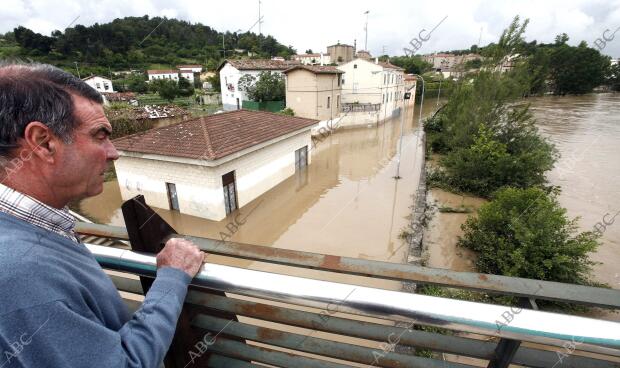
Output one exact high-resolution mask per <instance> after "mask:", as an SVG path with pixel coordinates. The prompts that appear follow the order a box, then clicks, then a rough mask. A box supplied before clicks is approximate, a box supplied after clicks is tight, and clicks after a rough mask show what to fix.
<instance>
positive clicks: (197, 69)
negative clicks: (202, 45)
mask: <svg viewBox="0 0 620 368" xmlns="http://www.w3.org/2000/svg"><path fill="white" fill-rule="evenodd" d="M177 69H179V71H181V72H190V73H202V65H198V64H190V65H177Z"/></svg>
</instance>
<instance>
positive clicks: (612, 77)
mask: <svg viewBox="0 0 620 368" xmlns="http://www.w3.org/2000/svg"><path fill="white" fill-rule="evenodd" d="M607 84H608V85H609V88H611V89H612V90H613V91H620V64H616V65H614V66H612V67H611V68H609V73H608V76H607Z"/></svg>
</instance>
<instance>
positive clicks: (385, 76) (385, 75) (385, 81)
mask: <svg viewBox="0 0 620 368" xmlns="http://www.w3.org/2000/svg"><path fill="white" fill-rule="evenodd" d="M383 84H387V74H383Z"/></svg>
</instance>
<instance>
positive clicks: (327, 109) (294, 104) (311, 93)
mask: <svg viewBox="0 0 620 368" xmlns="http://www.w3.org/2000/svg"><path fill="white" fill-rule="evenodd" d="M343 73H344V72H343V71H341V70H339V69H338V68H336V67H334V66H318V65H316V66H311V65H298V66H294V67H292V68H289V69H287V70H285V71H284V74H285V75H286V107H288V108H291V109H293V111H294V112H295V116H301V117H304V118H310V119H317V120H332V119H334V118H337V117H338V116H339V115H340V107H341V106H340V105H341V101H340V99H341V97H340V95H341V94H342V87H341V75H342V74H343Z"/></svg>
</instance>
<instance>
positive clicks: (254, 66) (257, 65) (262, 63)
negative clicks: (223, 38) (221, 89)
mask: <svg viewBox="0 0 620 368" xmlns="http://www.w3.org/2000/svg"><path fill="white" fill-rule="evenodd" d="M226 62H228V63H230V65H232V66H234V67H235V68H237V69H239V70H284V69H288V68H290V67H291V66H293V65H299V64H300V62H299V61H297V60H268V59H241V60H226ZM226 62H224V63H223V64H222V65H221V66H220V68H222V67H223V66H224V64H225V63H226ZM220 68H218V70H219V69H220Z"/></svg>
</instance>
